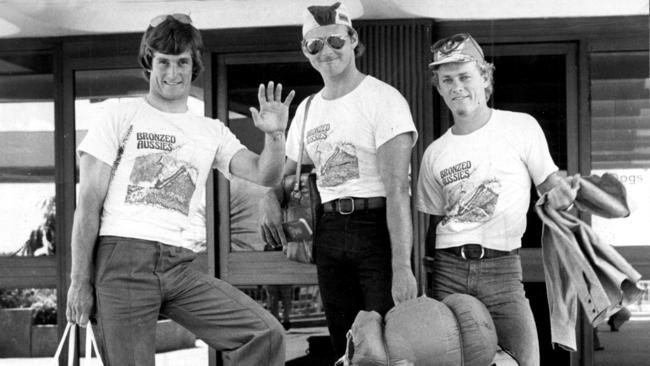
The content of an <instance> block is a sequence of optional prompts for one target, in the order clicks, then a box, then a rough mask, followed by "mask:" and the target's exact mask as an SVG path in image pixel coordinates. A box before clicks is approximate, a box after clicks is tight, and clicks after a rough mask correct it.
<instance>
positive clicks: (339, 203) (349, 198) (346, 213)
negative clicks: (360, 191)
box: [336, 197, 354, 215]
mask: <svg viewBox="0 0 650 366" xmlns="http://www.w3.org/2000/svg"><path fill="white" fill-rule="evenodd" d="M343 200H350V204H351V205H352V209H350V211H342V210H341V201H343ZM336 203H337V206H338V211H339V213H340V214H341V215H349V214H351V213H353V212H354V198H352V197H341V198H339V199H338V200H337V202H336Z"/></svg>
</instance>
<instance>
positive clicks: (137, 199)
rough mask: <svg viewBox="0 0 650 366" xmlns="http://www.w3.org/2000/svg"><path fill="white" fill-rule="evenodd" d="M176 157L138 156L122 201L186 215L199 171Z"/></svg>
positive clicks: (160, 155) (171, 154) (171, 153)
mask: <svg viewBox="0 0 650 366" xmlns="http://www.w3.org/2000/svg"><path fill="white" fill-rule="evenodd" d="M138 135H140V134H138ZM138 137H140V136H138ZM173 140H175V139H173ZM176 155H177V154H175V151H172V152H165V153H152V154H147V155H142V156H138V157H137V158H136V159H135V162H134V164H133V169H132V170H131V174H130V177H129V184H128V186H127V190H126V197H125V200H124V202H125V203H126V204H132V205H147V206H154V207H158V208H162V209H169V210H174V211H178V212H180V213H182V214H183V215H186V216H187V215H188V214H189V209H190V202H191V200H192V195H193V194H194V191H195V190H196V179H197V177H198V169H197V168H196V167H194V166H193V165H192V164H191V163H190V162H187V161H183V160H181V159H179V158H178V157H177V156H176Z"/></svg>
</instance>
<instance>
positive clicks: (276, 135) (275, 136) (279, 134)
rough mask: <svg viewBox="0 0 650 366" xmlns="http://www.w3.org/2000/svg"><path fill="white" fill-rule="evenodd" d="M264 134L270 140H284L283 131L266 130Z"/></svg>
mask: <svg viewBox="0 0 650 366" xmlns="http://www.w3.org/2000/svg"><path fill="white" fill-rule="evenodd" d="M266 136H268V138H269V139H270V140H271V141H284V131H272V132H267V133H266Z"/></svg>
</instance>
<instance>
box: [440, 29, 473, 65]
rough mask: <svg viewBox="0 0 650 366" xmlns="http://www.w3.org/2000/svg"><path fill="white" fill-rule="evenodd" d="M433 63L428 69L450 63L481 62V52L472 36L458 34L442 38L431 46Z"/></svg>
mask: <svg viewBox="0 0 650 366" xmlns="http://www.w3.org/2000/svg"><path fill="white" fill-rule="evenodd" d="M431 52H432V53H433V62H432V63H430V64H429V67H436V66H439V65H442V64H447V63H450V62H470V61H478V62H483V61H484V60H485V59H484V56H483V50H482V49H481V46H479V44H478V43H477V42H476V40H475V39H474V38H472V36H470V35H469V34H467V33H459V34H456V35H453V36H451V37H447V38H443V39H441V40H439V41H438V42H436V43H434V44H433V46H431Z"/></svg>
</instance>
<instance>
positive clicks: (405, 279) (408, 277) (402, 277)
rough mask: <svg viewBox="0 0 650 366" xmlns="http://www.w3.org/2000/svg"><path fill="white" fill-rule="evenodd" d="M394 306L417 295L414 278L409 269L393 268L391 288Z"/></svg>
mask: <svg viewBox="0 0 650 366" xmlns="http://www.w3.org/2000/svg"><path fill="white" fill-rule="evenodd" d="M391 293H392V295H393V301H394V302H395V305H397V304H399V303H401V302H404V301H407V300H410V299H413V298H415V297H416V296H417V295H418V287H417V283H416V281H415V276H414V275H413V272H411V268H410V267H406V266H404V267H399V268H397V269H396V268H395V267H393V285H392V288H391Z"/></svg>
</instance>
